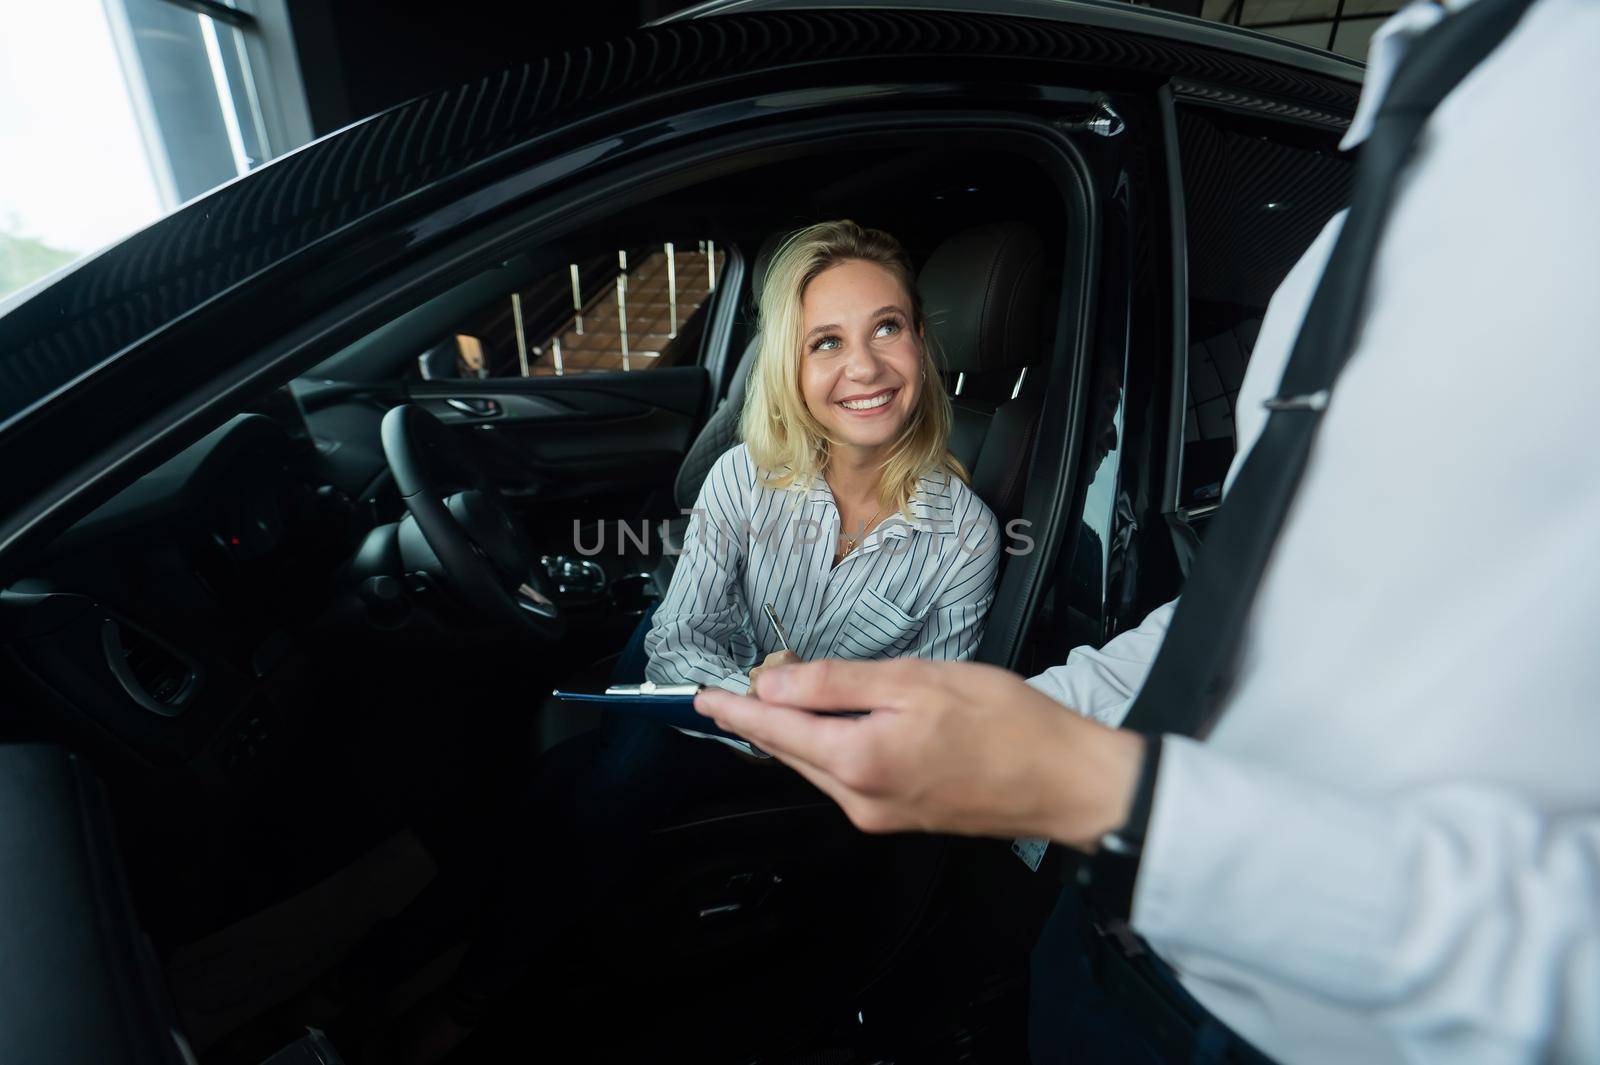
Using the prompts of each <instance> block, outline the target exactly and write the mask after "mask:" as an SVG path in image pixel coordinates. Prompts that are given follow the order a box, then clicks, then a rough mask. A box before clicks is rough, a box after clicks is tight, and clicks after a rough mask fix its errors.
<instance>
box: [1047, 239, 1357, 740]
mask: <svg viewBox="0 0 1600 1065" xmlns="http://www.w3.org/2000/svg"><path fill="white" fill-rule="evenodd" d="M1346 213H1347V212H1344V211H1341V212H1339V213H1338V214H1336V215H1334V216H1333V217H1332V218H1331V219H1329V220H1328V223H1327V225H1325V226H1324V227H1323V229H1322V232H1321V233H1320V234H1318V235H1317V239H1316V240H1314V241H1313V242H1312V243H1311V246H1310V247H1309V248H1307V249H1306V253H1305V254H1304V255H1303V256H1301V257H1300V261H1299V262H1297V263H1296V264H1295V265H1294V269H1292V270H1290V271H1289V274H1288V276H1287V277H1285V278H1284V279H1283V283H1282V284H1281V285H1279V286H1278V289H1277V291H1276V292H1274V293H1273V296H1272V300H1271V302H1270V303H1269V304H1268V305H1267V313H1266V317H1265V318H1263V319H1262V322H1261V333H1260V335H1259V336H1258V337H1257V338H1256V345H1255V350H1254V352H1252V354H1251V356H1250V363H1249V365H1248V366H1246V367H1245V373H1244V381H1243V382H1242V383H1241V384H1240V386H1239V398H1238V401H1237V403H1236V404H1235V407H1234V427H1235V430H1236V432H1237V433H1238V434H1239V435H1238V442H1239V448H1238V451H1237V453H1235V455H1234V457H1233V462H1232V463H1231V464H1230V465H1229V466H1228V476H1227V479H1226V480H1225V481H1224V482H1223V485H1224V488H1223V491H1224V493H1226V492H1227V491H1228V490H1229V489H1231V488H1232V487H1233V481H1234V478H1235V477H1237V476H1238V475H1239V469H1240V468H1241V467H1242V466H1243V465H1244V462H1245V459H1246V458H1247V457H1248V456H1249V454H1250V451H1251V449H1252V448H1254V447H1255V443H1256V441H1257V440H1258V439H1260V437H1261V433H1262V430H1263V429H1264V428H1265V427H1266V423H1267V413H1266V410H1265V408H1264V407H1263V406H1262V402H1263V401H1264V400H1266V399H1268V398H1269V397H1271V396H1272V395H1273V393H1275V392H1276V391H1277V388H1278V383H1279V382H1280V381H1281V380H1282V379H1283V370H1284V366H1285V365H1286V364H1287V363H1288V361H1289V354H1290V351H1291V350H1292V349H1293V347H1294V340H1295V336H1296V335H1297V334H1298V333H1299V331H1300V322H1301V320H1302V319H1304V318H1305V312H1306V307H1307V305H1308V304H1309V303H1310V301H1311V294H1312V292H1313V291H1314V290H1315V289H1316V284H1317V279H1318V278H1320V277H1321V276H1322V268H1323V267H1324V266H1325V265H1326V264H1327V261H1328V256H1329V255H1330V254H1332V252H1333V243H1334V241H1335V240H1337V239H1338V237H1339V231H1340V229H1342V228H1343V226H1344V219H1345V214H1346ZM1177 603H1178V601H1177V600H1176V599H1174V600H1172V601H1171V602H1169V603H1164V604H1163V605H1161V606H1158V607H1156V609H1154V610H1152V611H1151V612H1150V614H1149V616H1148V617H1146V618H1145V619H1144V621H1143V622H1142V623H1141V624H1140V625H1139V627H1138V628H1137V629H1131V630H1129V631H1128V632H1125V633H1122V634H1121V635H1120V636H1118V637H1116V638H1115V639H1114V640H1112V641H1111V642H1109V643H1107V644H1106V645H1105V646H1104V647H1102V648H1100V649H1099V650H1095V649H1094V648H1093V647H1076V648H1073V650H1072V651H1070V652H1069V653H1068V654H1067V661H1066V663H1065V664H1064V665H1059V666H1053V667H1051V668H1050V669H1047V670H1045V671H1044V672H1043V673H1040V674H1039V675H1038V676H1036V677H1029V678H1028V683H1029V684H1032V685H1033V686H1034V687H1035V688H1038V689H1039V690H1040V691H1042V692H1044V693H1045V694H1046V695H1048V696H1050V698H1052V699H1054V700H1055V701H1056V702H1058V703H1062V704H1063V705H1065V706H1068V707H1070V708H1072V709H1073V710H1076V711H1077V712H1078V713H1080V714H1083V715H1085V716H1086V717H1092V718H1094V719H1095V720H1096V721H1099V722H1100V723H1101V724H1104V725H1111V726H1113V727H1114V726H1116V725H1120V724H1121V723H1122V719H1123V718H1124V717H1126V716H1127V715H1128V710H1129V708H1130V707H1131V706H1132V705H1133V697H1134V696H1135V695H1138V694H1139V689H1140V688H1141V687H1143V686H1144V682H1145V678H1146V677H1148V676H1149V675H1150V666H1151V664H1152V663H1154V662H1155V658H1156V652H1157V651H1159V650H1161V641H1162V640H1163V639H1165V638H1166V635H1167V627H1168V626H1169V625H1170V624H1171V623H1172V612H1173V610H1174V609H1175V608H1176V607H1177Z"/></svg>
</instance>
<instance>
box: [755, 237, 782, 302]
mask: <svg viewBox="0 0 1600 1065" xmlns="http://www.w3.org/2000/svg"><path fill="white" fill-rule="evenodd" d="M788 235H789V234H788V233H787V232H784V231H780V232H777V233H774V234H772V235H771V236H769V237H768V238H767V239H766V240H764V241H762V242H761V247H760V248H759V249H757V251H756V257H755V258H754V259H752V260H751V261H750V305H751V306H752V307H754V306H757V305H759V304H760V303H761V286H762V285H764V284H766V283H767V267H769V266H771V265H772V257H773V256H774V255H776V254H778V249H779V248H781V247H782V246H783V238H785V237H787V236H788Z"/></svg>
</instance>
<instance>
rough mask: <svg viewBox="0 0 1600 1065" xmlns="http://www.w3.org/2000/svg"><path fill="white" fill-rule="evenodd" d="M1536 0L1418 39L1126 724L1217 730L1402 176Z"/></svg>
mask: <svg viewBox="0 0 1600 1065" xmlns="http://www.w3.org/2000/svg"><path fill="white" fill-rule="evenodd" d="M1531 2H1532V0H1477V2H1476V3H1474V4H1472V5H1471V6H1469V7H1467V8H1465V9H1463V10H1461V11H1459V12H1456V13H1454V14H1451V15H1448V16H1446V17H1445V18H1444V19H1443V20H1442V21H1441V22H1439V24H1438V25H1436V26H1434V27H1433V28H1432V29H1430V30H1428V31H1427V32H1425V33H1424V34H1423V35H1422V36H1421V37H1420V38H1418V39H1417V41H1416V42H1415V43H1413V44H1412V46H1411V48H1410V51H1409V53H1408V54H1407V55H1406V57H1405V58H1404V60H1403V61H1402V63H1401V66H1400V69H1399V70H1398V71H1396V73H1395V77H1394V81H1393V84H1392V85H1391V86H1390V88H1389V91H1388V93H1387V95H1386V96H1385V98H1384V101H1383V104H1382V105H1381V106H1380V108H1379V110H1378V114H1377V117H1376V120H1375V122H1374V125H1373V129H1372V133H1371V135H1370V136H1369V137H1368V138H1367V140H1366V142H1365V143H1364V144H1363V145H1362V147H1361V157H1360V160H1359V161H1358V164H1357V166H1356V175H1355V189H1354V192H1353V193H1352V196H1351V207H1350V213H1349V215H1348V216H1347V217H1346V219H1345V222H1344V227H1343V229H1342V230H1341V232H1340V234H1339V238H1338V240H1337V241H1336V242H1335V244H1334V248H1333V252H1332V254H1331V255H1330V257H1329V259H1328V265H1327V268H1326V269H1325V270H1324V271H1323V274H1322V281H1321V283H1320V284H1318V286H1317V290H1316V293H1315V295H1313V297H1312V299H1311V305H1310V307H1309V309H1308V310H1307V311H1306V316H1305V320H1304V322H1303V323H1302V325H1301V327H1300V333H1299V336H1298V337H1297V338H1296V340H1295V345H1294V349H1293V351H1292V353H1291V354H1290V357H1289V362H1288V365H1287V367H1286V368H1285V369H1284V372H1283V382H1282V384H1281V385H1280V386H1279V389H1278V395H1277V397H1276V398H1274V399H1270V400H1268V401H1267V404H1266V405H1267V407H1268V408H1269V409H1270V410H1271V411H1272V414H1271V415H1270V416H1269V417H1268V419H1267V425H1266V428H1265V430H1264V431H1263V432H1262V434H1261V437H1260V439H1259V440H1257V442H1256V445H1255V447H1254V448H1253V449H1252V450H1251V452H1250V455H1249V457H1248V458H1247V459H1246V460H1245V464H1244V467H1243V468H1242V469H1241V470H1240V472H1239V476H1238V477H1237V478H1236V479H1235V481H1234V484H1233V488H1232V490H1231V491H1230V492H1229V493H1228V496H1227V498H1226V500H1224V502H1223V505H1222V508H1221V509H1220V510H1219V511H1218V512H1217V515H1216V517H1215V518H1214V519H1213V520H1212V522H1211V526H1210V528H1209V529H1207V531H1206V542H1205V549H1204V550H1203V551H1201V552H1200V554H1199V557H1198V558H1197V559H1196V560H1195V565H1194V571H1193V572H1192V573H1191V574H1190V575H1189V579H1188V582H1187V584H1186V585H1185V587H1184V590H1183V595H1182V597H1181V598H1180V600H1179V602H1178V607H1177V609H1176V611H1175V612H1174V614H1173V618H1172V624H1171V627H1170V628H1169V629H1168V631H1167V636H1166V639H1165V641H1164V642H1163V643H1162V645H1161V650H1160V652H1159V653H1158V654H1157V656H1156V660H1155V662H1154V663H1153V665H1152V666H1151V669H1150V676H1149V678H1148V679H1147V680H1146V681H1145V684H1144V687H1143V689H1142V690H1141V691H1140V693H1139V695H1138V697H1137V698H1136V699H1135V701H1134V704H1133V706H1132V708H1131V709H1130V710H1129V711H1128V716H1127V718H1126V719H1124V721H1123V727H1124V728H1127V729H1132V730H1134V731H1138V732H1150V733H1172V734H1177V735H1184V736H1199V735H1203V734H1205V733H1206V732H1207V731H1208V730H1209V729H1210V727H1211V725H1212V724H1213V723H1214V722H1215V720H1216V717H1217V714H1218V713H1219V711H1220V710H1221V707H1222V705H1223V701H1224V699H1225V698H1226V696H1227V694H1228V692H1229V690H1230V689H1231V688H1232V686H1233V678H1234V670H1235V668H1236V666H1237V663H1238V657H1239V646H1240V642H1241V638H1242V636H1243V632H1244V623H1245V619H1246V618H1247V617H1248V615H1249V613H1250V606H1251V603H1252V602H1253V601H1254V599H1255V594H1256V590H1257V588H1258V586H1259V585H1260V583H1261V576H1262V573H1263V572H1264V571H1265V569H1266V566H1267V561H1268V559H1269V558H1270V556H1271V554H1272V547H1273V545H1274V543H1276V541H1277V538H1278V534H1279V532H1280V531H1281V529H1282V527H1283V521H1284V517H1285V516H1286V515H1287V513H1288V510H1289V505H1290V503H1291V502H1292V501H1293V500H1294V497H1295V493H1296V490H1297V489H1298V488H1299V486H1300V480H1301V476H1302V474H1303V473H1304V472H1305V467H1306V460H1307V459H1308V458H1309V456H1310V454H1311V448H1312V444H1313V442H1314V440H1315V438H1316V434H1317V429H1318V427H1319V426H1320V425H1321V422H1322V417H1323V414H1324V413H1325V412H1326V410H1327V408H1328V406H1329V404H1330V403H1332V402H1335V396H1334V385H1335V383H1336V382H1337V380H1338V377H1339V373H1340V371H1342V370H1343V369H1344V367H1345V364H1346V362H1348V361H1349V358H1350V353H1351V351H1352V349H1353V348H1354V346H1355V340H1356V334H1357V331H1358V328H1359V326H1360V323H1361V318H1362V312H1363V310H1364V309H1365V306H1366V298H1367V289H1368V285H1369V281H1370V276H1371V271H1372V263H1373V259H1374V257H1375V256H1376V253H1377V250H1378V244H1379V240H1380V238H1381V236H1382V234H1383V230H1384V226H1385V223H1386V222H1387V221H1388V218H1389V212H1390V209H1391V208H1392V207H1393V204H1394V198H1395V191H1396V188H1397V187H1398V185H1399V178H1400V176H1401V175H1402V174H1403V173H1404V171H1405V168H1406V165H1407V164H1408V163H1409V162H1410V160H1411V157H1412V155H1413V154H1414V152H1415V150H1416V142H1417V137H1418V134H1419V133H1421V131H1422V128H1423V126H1424V125H1425V124H1426V122H1427V120H1428V117H1429V116H1430V115H1431V114H1432V113H1433V111H1434V109H1435V108H1436V107H1437V106H1438V105H1439V102H1440V101H1441V100H1443V99H1444V98H1445V96H1446V95H1448V94H1449V93H1450V91H1451V90H1452V89H1454V88H1455V87H1456V85H1457V84H1459V83H1460V82H1461V80H1462V79H1463V78H1465V77H1466V76H1467V74H1469V73H1470V72H1471V71H1472V70H1473V69H1474V68H1475V67H1477V65H1478V64H1479V63H1480V62H1482V60H1483V59H1484V58H1485V57H1486V56H1487V55H1488V54H1489V53H1490V52H1492V51H1493V50H1494V49H1495V48H1496V47H1497V46H1498V45H1499V44H1500V42H1501V41H1502V40H1503V39H1504V38H1505V36H1506V34H1508V33H1509V32H1510V31H1511V28H1512V27H1513V26H1515V25H1516V23H1517V21H1518V20H1519V19H1520V18H1521V17H1522V14H1523V12H1524V11H1526V10H1527V8H1528V6H1529V4H1530V3H1531Z"/></svg>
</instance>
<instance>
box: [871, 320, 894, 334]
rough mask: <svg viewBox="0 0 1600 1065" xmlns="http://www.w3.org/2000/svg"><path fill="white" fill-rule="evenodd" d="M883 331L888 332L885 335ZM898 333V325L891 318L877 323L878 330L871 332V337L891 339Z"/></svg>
mask: <svg viewBox="0 0 1600 1065" xmlns="http://www.w3.org/2000/svg"><path fill="white" fill-rule="evenodd" d="M885 329H887V330H888V332H887V333H886V332H884V330H885ZM898 332H900V323H899V322H898V321H896V320H895V319H893V318H885V319H884V320H883V321H881V322H879V323H878V328H877V329H876V330H874V331H873V333H872V335H873V336H874V337H883V336H891V337H892V336H894V335H895V334H896V333H898Z"/></svg>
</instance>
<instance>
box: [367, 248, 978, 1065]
mask: <svg viewBox="0 0 1600 1065" xmlns="http://www.w3.org/2000/svg"><path fill="white" fill-rule="evenodd" d="M760 307H761V330H762V333H761V351H760V355H759V356H758V361H757V364H756V366H755V369H754V371H753V378H752V381H751V383H750V389H749V393H748V398H747V401H746V407H745V410H744V412H743V420H742V424H741V429H742V432H743V435H744V438H745V443H744V444H742V445H740V446H738V447H736V448H734V449H733V450H731V451H729V452H728V453H727V454H725V455H724V456H722V458H721V459H720V460H719V461H718V462H717V463H716V465H715V466H714V467H713V468H712V470H711V473H710V474H709V475H708V477H707V479H706V482H705V486H704V487H703V488H702V490H701V493H700V499H699V503H698V505H697V507H696V509H695V514H694V516H693V518H692V519H691V522H690V527H689V532H688V535H687V537H686V540H685V545H684V554H683V557H682V558H681V559H680V561H679V564H678V567H677V570H676V572H675V573H674V575H673V578H672V583H671V586H670V587H669V588H668V590H667V594H666V596H665V597H664V599H663V600H662V602H661V604H660V607H659V609H658V610H657V611H656V613H655V616H654V620H653V622H652V623H651V625H650V628H649V629H648V630H647V632H646V633H645V635H644V638H643V640H642V647H641V643H640V642H635V643H634V644H633V645H631V646H630V648H629V650H628V651H627V652H625V653H624V656H623V661H620V662H619V664H618V667H617V672H616V676H617V678H618V679H631V680H637V679H638V676H639V673H640V672H643V673H645V674H646V675H647V676H648V677H649V679H651V680H655V681H658V682H659V681H674V682H684V681H692V682H698V683H702V684H711V685H719V686H721V687H725V688H731V689H732V690H734V691H738V692H741V693H742V692H745V691H747V690H748V688H749V686H750V683H751V678H752V677H753V676H755V675H756V674H757V673H758V672H759V671H760V670H761V669H762V668H764V667H765V666H768V665H771V664H774V663H776V662H780V661H785V660H793V659H794V658H795V657H796V655H798V656H799V657H804V658H821V657H830V656H831V657H836V658H885V657H890V656H896V655H919V656H923V657H930V658H948V659H957V658H962V659H964V658H970V657H971V656H972V655H973V653H974V652H975V650H976V649H977V645H978V639H979V637H980V635H981V633H982V628H983V620H984V615H985V613H986V612H987V610H988V608H989V604H990V602H991V601H992V599H993V595H994V580H995V572H996V569H997V561H998V554H999V530H998V525H997V523H996V521H995V519H994V516H993V515H992V514H991V513H990V512H989V510H988V508H987V507H985V506H984V504H983V502H982V501H981V500H979V499H978V498H977V497H976V496H975V495H974V494H973V493H972V491H971V489H970V488H968V487H967V485H966V483H965V476H966V475H965V471H963V470H962V468H961V465H960V463H958V462H957V461H956V460H955V458H954V457H952V456H951V455H950V453H949V451H948V450H947V443H948V439H949V428H950V405H949V400H948V399H947V398H946V396H945V394H944V389H943V387H942V386H941V384H940V380H939V376H938V371H937V368H936V367H935V366H934V364H933V360H932V358H931V356H930V354H929V351H928V344H927V338H926V327H925V323H924V321H923V313H922V305H921V301H920V300H919V298H918V296H917V291H916V287H915V285H914V284H913V278H912V273H911V267H910V263H909V262H908V261H907V258H906V255H905V252H904V251H903V250H902V249H901V247H900V245H899V244H898V243H897V242H896V241H895V240H894V238H892V237H890V236H889V235H888V234H886V233H883V232H880V231H877V230H871V229H863V228H861V227H860V226H858V225H856V224H855V223H853V222H827V223H823V224H820V225H815V226H811V227H809V228H807V229H804V230H801V231H800V232H798V233H796V234H794V235H793V236H791V237H790V238H789V239H788V240H787V241H786V242H785V243H784V245H783V246H782V248H781V249H780V250H779V252H778V253H777V255H776V256H775V257H774V259H773V262H772V265H771V267H770V268H769V269H768V272H767V280H766V284H765V286H764V289H763V291H762V293H761V300H760ZM766 603H771V604H772V605H773V607H774V609H775V611H776V613H777V615H778V616H779V618H780V619H781V620H782V621H783V623H784V625H785V628H786V629H787V631H788V633H789V634H790V638H791V639H792V640H793V641H794V653H789V652H785V651H783V650H782V649H781V648H782V643H781V641H780V638H779V636H778V634H777V633H776V632H775V631H774V630H773V628H772V626H771V624H770V622H768V621H767V619H766V616H765V614H764V613H763V611H762V607H763V605H764V604H766ZM636 641H637V638H636ZM643 654H647V655H648V663H644V662H640V661H638V659H639V658H640V657H642V655H643ZM629 659H632V662H631V663H630V662H629V661H628V660H629ZM725 742H729V743H731V744H733V745H734V746H741V747H744V749H745V750H749V748H748V747H747V746H745V745H741V744H738V743H736V742H735V741H725ZM757 772H760V771H758V770H754V769H751V768H749V767H747V766H745V765H744V764H742V763H741V762H740V761H739V760H738V759H736V758H733V757H731V756H730V755H729V754H728V752H726V751H723V750H721V749H720V748H718V747H715V746H713V745H710V744H702V743H696V742H693V741H691V740H687V739H685V738H684V737H682V736H680V735H678V734H677V733H675V732H673V731H672V730H670V729H666V728H663V727H660V726H657V725H654V724H652V723H650V722H647V721H641V720H636V719H629V718H622V717H611V718H608V719H607V720H606V721H605V722H604V723H603V724H602V726H601V728H599V729H597V730H595V731H594V732H590V733H585V734H583V735H580V736H577V737H574V738H573V739H571V740H568V741H566V742H565V743H562V744H560V745H559V746H557V747H555V748H553V749H552V750H551V751H549V752H548V753H547V754H546V755H545V756H544V757H543V758H542V759H541V760H540V763H539V766H538V768H537V771H536V773H535V779H534V782H533V788H532V795H531V796H530V800H529V806H528V809H527V811H526V812H525V816H524V817H523V818H522V819H521V824H523V825H526V826H527V828H526V838H523V839H519V840H518V843H517V845H516V846H515V847H514V848H512V851H511V854H510V856H509V861H508V863H507V865H506V867H505V868H504V869H503V870H502V873H501V877H500V881H499V883H498V884H497V885H496V886H495V888H494V890H493V891H492V892H491V901H490V903H489V904H488V905H487V906H486V907H485V913H484V930H483V932H481V933H480V934H479V935H478V937H477V938H476V940H475V942H474V944H473V946H472V949H471V950H470V951H469V952H468V954H467V957H466V959H465V960H464V961H463V963H462V966H461V969H460V970H459V971H458V973H457V974H456V977H455V979H454V981H453V982H452V985H451V986H450V988H449V989H447V991H446V992H444V993H443V994H441V995H439V996H436V997H435V998H434V999H433V1000H431V1001H430V1002H429V1003H428V1004H425V1006H424V1007H423V1008H422V1009H420V1010H419V1011H417V1012H415V1013H414V1014H412V1015H411V1017H409V1018H408V1020H407V1021H406V1022H405V1023H404V1024H402V1025H401V1026H400V1029H399V1030H398V1032H397V1033H395V1035H397V1036H398V1039H395V1040H394V1042H393V1043H391V1044H390V1045H389V1046H388V1047H386V1048H384V1050H383V1051H382V1052H381V1053H382V1054H383V1055H384V1056H392V1057H393V1058H394V1059H395V1060H400V1061H404V1062H408V1063H415V1062H428V1061H435V1060H439V1059H440V1058H442V1057H443V1056H445V1055H446V1054H447V1053H448V1052H449V1051H450V1050H451V1049H452V1048H453V1047H454V1046H455V1045H456V1044H458V1043H459V1042H460V1041H461V1040H462V1039H464V1038H465V1037H466V1036H467V1035H468V1034H469V1033H470V1032H471V1030H472V1028H473V1026H474V1025H475V1024H476V1022H477V1021H478V1020H479V1019H481V1017H482V1016H483V1014H484V1012H485V1010H487V1009H488V1008H490V1007H491V1006H492V1005H493V1004H494V1003H495V1002H496V1001H497V1000H499V999H500V998H502V997H503V996H505V995H506V994H508V993H509V992H511V991H512V990H514V989H515V987H516V985H517V984H518V982H519V981H521V980H522V979H524V978H525V976H526V975H527V972H528V969H529V966H530V965H533V964H535V963H536V962H540V961H542V959H541V957H540V955H541V948H544V947H546V946H547V945H548V944H549V943H550V942H551V941H552V940H553V939H554V938H555V936H556V934H557V932H558V931H559V930H558V929H557V928H555V927H553V926H552V919H551V915H552V914H568V915H570V914H572V913H575V912H579V911H582V910H584V909H585V908H588V907H592V906H593V905H594V904H595V902H596V900H597V899H607V898H608V890H609V901H619V900H617V899H616V896H617V894H618V892H619V891H621V892H626V891H627V890H630V888H629V885H632V884H633V877H632V876H631V875H630V874H631V873H632V870H633V864H634V863H635V862H636V861H637V860H638V855H639V853H640V852H641V851H642V850H643V842H644V837H645V835H646V833H647V831H648V829H649V827H650V826H651V825H652V824H653V823H656V822H658V821H659V820H660V819H661V818H662V817H664V816H669V815H670V814H671V813H672V812H673V811H674V810H675V809H677V808H680V807H681V806H682V805H683V804H684V803H687V802H693V801H696V800H698V799H702V798H705V797H707V796H709V795H714V794H716V793H718V792H720V791H723V790H725V789H728V788H730V787H733V786H736V785H737V781H738V778H739V777H740V776H741V775H743V774H748V773H757ZM519 831H521V830H519ZM396 1044H398V1045H396Z"/></svg>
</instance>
